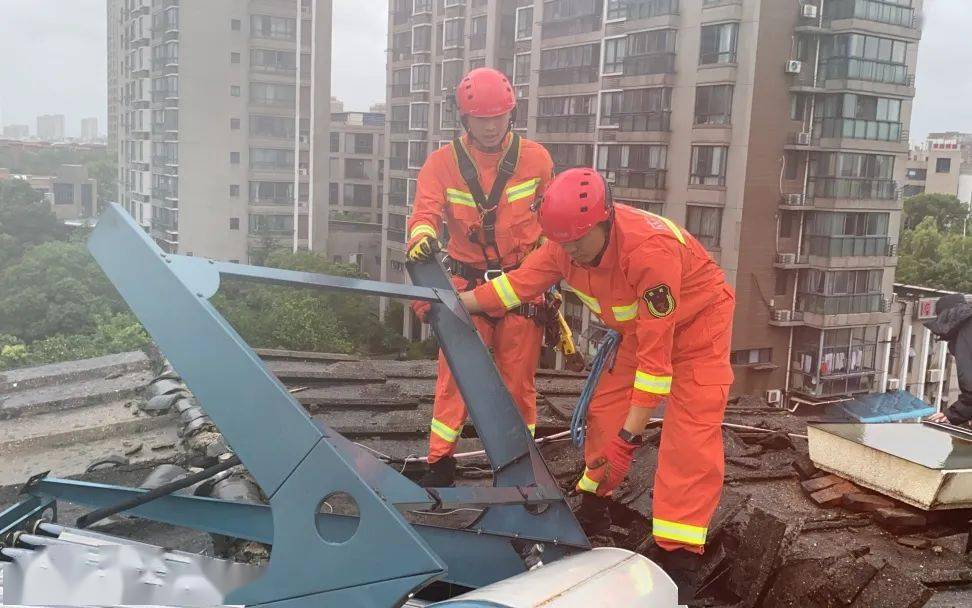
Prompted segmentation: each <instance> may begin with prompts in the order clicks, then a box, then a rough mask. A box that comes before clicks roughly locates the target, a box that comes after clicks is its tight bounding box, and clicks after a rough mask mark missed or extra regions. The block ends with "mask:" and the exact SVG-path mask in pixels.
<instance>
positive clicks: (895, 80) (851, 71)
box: [824, 57, 915, 86]
mask: <svg viewBox="0 0 972 608" xmlns="http://www.w3.org/2000/svg"><path fill="white" fill-rule="evenodd" d="M824 74H826V77H827V78H828V79H830V78H844V79H850V80H867V81H870V82H883V83H886V84H899V85H902V86H912V85H913V84H914V82H915V79H914V77H913V76H911V75H910V74H908V66H907V65H905V64H903V63H891V62H890V61H876V60H872V59H858V58H857V57H843V58H840V57H838V58H834V59H828V60H827V62H826V63H825V64H824Z"/></svg>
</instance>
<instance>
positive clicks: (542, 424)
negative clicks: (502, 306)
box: [0, 350, 972, 608]
mask: <svg viewBox="0 0 972 608" xmlns="http://www.w3.org/2000/svg"><path fill="white" fill-rule="evenodd" d="M257 352H258V354H259V355H260V356H261V357H262V358H263V360H264V361H265V363H266V365H267V366H268V367H269V369H270V370H271V371H272V372H273V373H274V374H275V375H276V376H277V378H278V379H279V380H280V381H281V382H283V383H284V384H285V385H286V386H287V387H288V389H289V390H290V391H291V392H292V393H293V394H294V396H295V397H296V398H297V399H298V400H299V401H300V403H301V404H302V405H304V406H305V407H306V409H307V410H308V412H309V413H310V414H311V416H312V417H313V418H315V419H319V420H321V421H324V422H326V423H327V424H328V425H329V426H330V427H331V428H333V429H334V430H335V431H337V432H339V433H341V434H342V435H344V436H345V437H347V438H348V439H350V440H352V441H355V442H357V443H359V444H360V445H363V446H365V447H366V448H368V449H370V450H373V451H374V452H375V453H376V454H377V455H379V456H380V457H381V458H382V459H383V460H386V461H387V462H389V464H390V465H391V466H395V467H396V468H397V469H403V470H404V472H405V473H406V474H411V475H413V476H414V475H417V474H419V473H420V472H421V470H422V467H423V466H424V465H422V464H421V463H419V462H414V461H412V460H410V458H412V459H414V457H416V456H419V455H422V454H424V453H425V450H426V442H427V432H428V421H429V419H430V417H431V410H432V398H433V391H434V385H435V364H434V362H432V361H425V360H422V361H391V360H367V359H358V358H355V357H351V356H346V355H331V354H321V353H303V352H293V351H275V350H258V351H257ZM583 380H584V376H583V375H580V374H574V373H571V372H562V371H552V370H540V372H539V373H538V376H537V389H538V392H539V395H538V422H537V438H538V439H539V440H540V441H541V452H542V454H543V455H544V458H545V459H546V460H547V463H548V466H549V467H550V469H551V471H552V472H553V474H554V475H555V476H556V478H557V480H558V481H559V482H560V484H561V486H562V487H563V488H564V490H565V491H566V490H569V489H570V488H571V487H572V486H573V485H574V483H575V482H576V480H577V478H578V477H579V476H580V475H581V473H582V471H583V460H582V458H581V453H580V450H579V449H577V448H575V447H574V446H573V445H572V444H571V442H570V440H569V437H566V436H565V435H564V432H565V431H567V430H568V429H569V428H570V417H571V414H572V411H573V408H574V406H575V404H576V402H577V399H578V397H579V395H580V392H581V388H582V385H583ZM0 421H2V424H0V462H2V463H3V464H2V466H0V509H2V508H5V507H6V506H9V505H10V504H11V503H13V502H14V501H15V500H16V499H17V492H18V488H19V487H20V486H21V485H22V484H23V483H24V481H25V480H26V479H27V478H28V477H30V476H31V475H34V474H36V473H39V472H43V471H50V472H51V474H52V475H56V476H59V477H68V478H78V479H84V480H92V481H101V482H105V483H113V484H119V485H129V486H152V485H153V484H156V485H157V484H158V483H160V480H162V481H161V482H163V483H164V481H167V480H171V479H172V478H174V476H178V475H180V474H185V472H186V471H188V470H190V469H192V468H193V467H194V466H199V465H201V463H203V462H204V461H205V460H206V459H207V458H212V457H213V456H214V455H218V454H220V453H222V452H225V451H228V446H226V445H225V444H224V443H223V442H222V438H221V436H220V434H219V432H218V429H216V428H215V426H214V425H213V424H212V422H211V421H209V419H208V417H207V416H206V415H205V412H204V411H203V410H202V409H201V408H200V407H199V404H198V403H196V402H195V399H194V398H193V397H192V395H191V392H190V391H189V390H188V388H187V387H186V386H185V385H184V384H183V383H182V381H181V378H180V377H179V375H178V373H177V372H175V370H172V369H171V368H170V367H168V366H167V364H166V362H165V361H164V360H162V359H160V358H158V357H157V356H150V355H148V354H145V353H143V352H140V351H136V352H130V353H123V354H118V355H110V356H106V357H100V358H97V359H89V360H84V361H74V362H69V363H60V364H54V365H48V366H43V367H36V368H28V369H22V370H16V371H12V372H6V373H3V374H0ZM807 421H808V419H807V418H806V417H803V416H797V415H794V414H791V413H789V412H787V411H786V410H782V409H776V408H771V407H769V406H768V405H767V404H766V403H764V402H763V401H761V400H758V399H751V398H743V399H740V400H737V401H735V402H731V403H730V404H729V407H728V409H727V411H726V422H727V427H729V428H725V429H724V442H725V448H726V475H725V480H726V485H725V489H724V493H723V497H722V501H721V504H720V507H719V511H718V512H717V515H716V517H715V520H714V521H713V524H712V526H711V529H710V544H709V546H708V548H707V552H706V559H705V566H704V577H705V593H703V596H704V597H705V598H706V599H704V600H703V601H702V603H701V604H700V605H708V606H749V607H755V606H761V607H765V608H778V607H784V606H809V607H818V606H819V607H825V606H828V607H829V606H853V607H868V606H880V607H885V608H917V607H920V606H930V607H939V608H943V607H952V606H955V607H957V606H970V605H972V561H970V559H969V555H968V553H967V551H968V548H969V547H968V544H969V538H968V537H969V521H970V519H972V510H967V509H965V510H963V509H959V510H951V511H932V512H926V511H921V510H919V509H915V508H913V507H910V506H908V505H906V504H904V503H902V502H898V501H895V500H892V499H890V498H887V497H886V496H882V495H881V494H879V493H877V492H873V491H869V490H866V489H864V488H861V487H859V486H856V485H855V484H853V483H851V482H850V481H848V480H846V479H842V478H841V477H838V476H835V475H831V474H828V473H826V472H824V471H821V470H818V469H817V468H816V467H815V466H814V465H813V463H812V462H811V461H810V459H809V457H808V449H807V440H806V436H807ZM659 433H660V431H659V430H657V429H656V430H654V431H652V430H650V431H648V439H649V441H648V442H647V444H646V445H645V446H644V447H642V448H641V449H640V450H639V452H638V453H637V454H636V460H637V463H636V465H635V466H634V467H633V469H632V470H633V473H632V475H631V476H630V478H629V479H628V481H627V482H626V483H625V484H624V485H623V486H622V488H621V489H620V492H619V503H620V506H618V507H617V511H618V512H617V513H615V514H614V521H615V526H614V527H613V528H612V533H613V542H614V543H615V544H616V545H617V546H620V547H624V548H627V549H632V550H637V549H638V548H639V546H640V545H641V542H642V541H643V540H644V539H645V538H646V536H647V535H648V532H649V529H648V523H647V522H648V521H649V520H650V513H651V489H650V487H651V483H652V478H653V474H654V469H655V464H656V458H657V446H658V439H659ZM551 436H552V437H554V438H553V439H544V438H547V437H551ZM481 449H482V445H481V443H480V441H479V440H478V439H477V437H476V431H475V428H474V426H473V425H472V424H471V423H470V424H467V426H466V428H465V429H464V431H463V435H462V438H461V439H460V444H459V448H458V452H459V453H465V452H477V451H478V450H481ZM459 475H460V481H459V483H460V484H463V485H477V484H478V485H483V484H489V483H490V478H491V473H490V466H489V462H488V460H487V459H486V458H485V456H482V455H475V454H474V455H472V456H469V457H466V458H462V459H461V460H460V469H459ZM196 491H198V492H199V493H206V492H209V493H210V495H214V496H217V497H222V498H230V499H234V500H261V499H262V497H261V496H260V492H259V489H258V488H257V487H256V486H255V484H253V483H252V482H251V481H249V480H248V479H247V476H246V474H245V472H244V471H236V472H235V473H234V474H233V475H229V476H224V477H223V478H221V479H220V480H219V481H218V482H217V483H216V487H215V488H214V487H213V484H209V486H208V487H207V488H201V489H196ZM336 508H338V509H340V506H339V505H337V506H336ZM81 513H83V510H82V509H80V508H75V507H73V506H70V505H65V507H64V508H62V509H61V513H60V519H61V520H62V521H65V522H72V521H73V519H74V518H75V517H77V516H78V515H80V514H81ZM410 517H413V518H415V519H425V520H431V523H435V524H438V525H446V526H461V525H464V523H468V522H469V521H471V519H472V518H473V517H475V513H458V512H448V511H446V512H442V513H435V514H430V515H421V516H418V515H414V514H413V515H410ZM99 529H101V530H103V531H106V532H110V533H112V534H117V535H120V536H125V537H128V538H132V539H136V540H142V541H145V542H150V543H154V544H159V545H163V546H167V547H173V548H177V549H183V550H187V551H192V552H197V553H207V554H219V555H227V556H230V557H232V558H234V559H237V560H244V561H256V562H259V561H261V560H264V559H266V557H267V553H266V548H262V547H260V546H258V545H256V543H243V542H240V543H235V544H234V543H232V542H229V543H227V542H217V544H216V545H215V546H214V544H213V540H212V539H211V538H210V537H209V535H207V534H204V533H199V532H195V531H191V530H183V529H176V528H172V527H170V526H166V525H164V524H157V523H151V522H145V521H142V520H137V521H136V520H135V519H134V518H126V517H114V518H111V519H109V520H106V521H105V522H103V523H102V524H100V528H99Z"/></svg>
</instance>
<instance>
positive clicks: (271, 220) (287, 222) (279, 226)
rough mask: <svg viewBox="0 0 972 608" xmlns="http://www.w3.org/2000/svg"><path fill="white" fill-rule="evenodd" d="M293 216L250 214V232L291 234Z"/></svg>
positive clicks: (292, 230)
mask: <svg viewBox="0 0 972 608" xmlns="http://www.w3.org/2000/svg"><path fill="white" fill-rule="evenodd" d="M293 232H294V216H293V215H292V214H287V215H262V214H261V215H257V214H255V213H251V214H250V234H273V233H283V234H293Z"/></svg>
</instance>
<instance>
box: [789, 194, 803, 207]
mask: <svg viewBox="0 0 972 608" xmlns="http://www.w3.org/2000/svg"><path fill="white" fill-rule="evenodd" d="M786 204H787V205H789V206H791V207H800V206H802V205H803V195H802V194H800V193H794V194H787V195H786Z"/></svg>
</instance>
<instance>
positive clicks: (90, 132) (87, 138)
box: [81, 118, 98, 142]
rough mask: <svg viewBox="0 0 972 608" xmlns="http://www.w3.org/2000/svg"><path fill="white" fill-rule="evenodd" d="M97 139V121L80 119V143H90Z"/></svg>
mask: <svg viewBox="0 0 972 608" xmlns="http://www.w3.org/2000/svg"><path fill="white" fill-rule="evenodd" d="M96 139H98V119H97V118H82V119H81V141H84V142H92V141H95V140H96Z"/></svg>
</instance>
